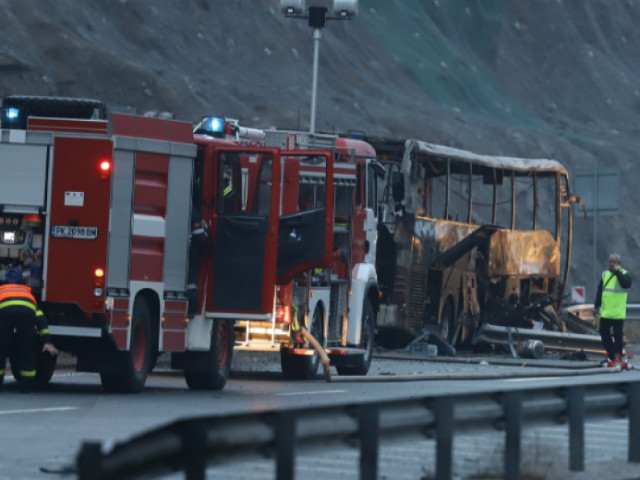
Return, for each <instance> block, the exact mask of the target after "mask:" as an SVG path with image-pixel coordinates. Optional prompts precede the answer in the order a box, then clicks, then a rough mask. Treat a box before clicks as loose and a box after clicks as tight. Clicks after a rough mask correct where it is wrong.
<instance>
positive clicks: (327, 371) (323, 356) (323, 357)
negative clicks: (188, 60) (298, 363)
mask: <svg viewBox="0 0 640 480" xmlns="http://www.w3.org/2000/svg"><path fill="white" fill-rule="evenodd" d="M300 331H301V333H302V336H303V337H304V338H306V340H307V342H309V343H310V344H311V346H312V347H313V349H314V350H315V351H316V352H317V354H318V355H319V356H320V361H321V362H322V370H323V374H324V379H325V380H326V381H327V382H331V368H330V367H331V361H330V360H329V357H328V356H327V353H326V352H325V351H324V348H322V345H320V343H319V342H318V341H317V340H316V339H315V337H314V336H313V335H311V334H310V333H309V331H308V330H307V329H306V328H304V327H301V328H300Z"/></svg>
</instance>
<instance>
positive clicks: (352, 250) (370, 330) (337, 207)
mask: <svg viewBox="0 0 640 480" xmlns="http://www.w3.org/2000/svg"><path fill="white" fill-rule="evenodd" d="M265 134H266V135H265V144H266V145H270V146H276V147H278V148H281V149H283V151H282V157H281V158H282V165H283V166H282V176H283V177H282V178H283V181H282V200H281V203H280V226H279V234H280V235H279V250H278V272H277V273H278V276H277V289H276V294H275V304H276V307H275V311H274V314H273V316H272V317H271V318H270V319H268V320H255V319H253V320H251V319H245V320H244V321H241V322H237V323H236V348H237V349H246V350H253V351H279V352H280V358H281V367H282V371H283V374H284V375H285V377H287V378H292V379H304V378H311V377H313V376H314V375H315V374H316V372H317V369H318V364H319V355H318V354H317V352H316V351H315V350H314V349H313V348H312V346H311V345H310V344H309V342H308V341H307V339H306V338H304V336H303V335H302V334H301V329H302V328H305V329H306V330H307V331H308V332H310V333H311V335H312V336H313V337H314V338H315V339H316V340H317V341H318V343H319V344H320V346H321V347H322V348H323V349H324V351H325V352H326V354H327V355H328V357H329V358H330V359H331V364H332V365H335V367H336V369H337V371H338V373H339V374H343V375H349V374H351V375H354V374H355V375H365V374H366V373H367V372H368V370H369V366H370V363H371V358H372V353H373V343H374V332H375V330H374V329H375V317H376V312H377V310H378V305H379V303H378V298H379V297H378V285H377V276H376V270H375V253H376V236H377V230H376V227H377V207H376V205H377V192H376V186H377V182H376V177H377V176H378V175H379V173H380V172H383V170H381V169H380V164H378V162H377V161H376V157H375V151H374V150H373V148H372V147H371V146H369V145H368V144H367V143H365V142H363V141H360V140H355V139H345V138H337V137H335V136H330V135H309V134H304V133H292V132H285V131H266V132H265ZM293 266H295V268H292V267H293Z"/></svg>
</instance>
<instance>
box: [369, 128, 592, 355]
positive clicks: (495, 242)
mask: <svg viewBox="0 0 640 480" xmlns="http://www.w3.org/2000/svg"><path fill="white" fill-rule="evenodd" d="M367 141H369V142H370V143H371V144H372V145H373V146H374V148H375V149H376V152H377V155H378V159H379V160H380V161H381V162H382V163H383V164H385V165H386V166H387V173H386V175H387V178H386V181H385V188H384V190H383V193H382V198H381V201H380V205H381V212H380V223H379V227H378V245H377V248H378V252H377V268H378V277H379V279H378V280H379V284H380V289H381V295H382V299H381V302H380V312H379V314H378V318H377V326H378V330H377V332H378V334H377V341H378V343H379V344H380V345H381V346H383V347H388V348H398V347H399V346H402V345H406V344H407V343H409V342H410V341H412V340H414V339H416V338H425V337H426V336H428V337H429V338H432V339H434V340H437V342H439V343H440V345H443V346H445V347H447V346H449V348H450V350H449V351H450V352H451V353H454V352H455V349H454V348H451V347H470V346H472V345H475V344H477V343H478V342H481V341H482V340H489V341H491V343H503V342H500V341H499V340H500V339H502V340H507V338H508V337H510V334H511V332H512V330H513V329H514V328H517V329H527V330H528V331H544V332H546V334H547V335H548V334H549V333H551V332H556V333H559V334H563V333H565V332H570V331H572V330H573V327H574V326H575V327H576V328H577V329H578V331H579V332H580V333H585V329H584V328H583V326H582V325H580V322H577V323H576V322H575V321H566V320H565V319H564V318H561V316H560V315H559V312H560V306H561V303H562V299H563V298H564V295H565V291H566V288H567V281H568V275H569V265H570V260H571V242H572V238H571V232H572V212H571V211H572V203H581V200H580V199H579V198H577V197H575V196H573V195H571V192H570V188H569V175H568V172H567V170H566V168H565V167H564V166H563V165H562V164H560V163H559V162H557V161H555V160H548V159H522V158H512V157H503V156H489V155H478V154H475V153H472V152H469V151H464V150H460V149H456V148H451V147H446V146H441V145H435V144H431V143H427V142H423V141H419V140H411V139H409V140H406V141H405V142H401V141H387V140H376V139H371V138H369V139H367ZM486 330H490V331H491V335H489V336H488V337H486V335H485V334H484V333H483V331H486ZM496 332H501V333H496ZM586 333H591V332H588V329H587V330H586ZM585 336H587V335H585ZM588 336H589V337H590V335H588ZM485 337H486V338H485ZM509 340H510V338H509ZM556 343H557V342H556ZM560 343H562V342H560ZM446 350H447V349H446V348H445V353H446ZM512 351H513V348H512Z"/></svg>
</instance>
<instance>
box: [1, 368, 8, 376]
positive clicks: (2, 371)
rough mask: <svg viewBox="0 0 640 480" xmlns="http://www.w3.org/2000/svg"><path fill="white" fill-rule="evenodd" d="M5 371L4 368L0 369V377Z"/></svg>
mask: <svg viewBox="0 0 640 480" xmlns="http://www.w3.org/2000/svg"><path fill="white" fill-rule="evenodd" d="M6 372H7V371H6V370H5V369H2V370H0V377H2V376H4V374H5V373H6Z"/></svg>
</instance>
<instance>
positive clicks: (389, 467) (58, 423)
mask: <svg viewBox="0 0 640 480" xmlns="http://www.w3.org/2000/svg"><path fill="white" fill-rule="evenodd" d="M496 360H497V359H496ZM503 360H505V362H504V363H506V364H502V365H492V364H488V363H477V362H482V360H481V359H477V358H474V359H473V363H465V362H464V361H456V362H440V361H438V362H436V361H432V360H417V359H413V360H398V359H389V358H380V357H377V358H375V359H374V362H373V364H372V368H371V371H370V376H371V379H369V380H368V381H365V382H359V383H355V382H349V383H345V382H340V377H337V376H335V372H334V379H335V382H332V383H326V382H325V381H323V380H322V376H321V375H319V376H318V378H317V379H316V380H312V381H305V382H289V381H284V380H283V379H282V378H281V375H280V373H279V364H278V362H277V356H272V355H271V356H270V355H255V354H253V355H252V354H239V355H237V356H236V360H234V369H233V373H232V378H231V379H230V381H229V383H228V384H227V386H226V387H225V389H224V390H223V391H221V392H193V391H189V390H188V389H187V387H186V384H185V382H184V379H183V377H182V375H181V374H180V373H178V372H171V371H167V370H160V371H158V372H156V373H154V374H152V375H151V376H150V377H149V380H148V382H147V387H146V388H145V390H144V391H143V392H142V393H141V394H139V395H106V394H104V393H102V391H101V387H100V383H99V377H98V376H97V375H94V374H85V373H75V372H72V371H65V370H61V371H59V372H57V373H56V375H55V376H54V378H53V381H52V384H51V385H50V387H49V388H48V389H47V390H46V391H43V392H36V393H33V394H28V395H25V394H21V393H19V392H18V391H17V389H16V386H15V384H14V383H13V382H12V381H11V379H8V380H7V382H6V385H5V389H4V390H3V392H2V393H0V418H1V419H2V420H0V421H1V425H2V428H1V429H0V472H2V473H1V474H0V477H5V476H6V478H12V479H25V480H26V479H40V478H75V476H74V475H73V472H72V470H70V467H73V465H74V462H75V456H76V454H77V453H78V451H79V449H80V446H81V444H82V442H83V441H86V440H99V441H101V442H103V445H104V446H105V447H108V446H109V444H111V443H112V442H116V441H121V440H125V439H126V438H128V437H130V436H133V435H136V434H139V433H141V432H143V431H145V430H148V429H153V428H157V427H159V426H161V425H164V424H166V423H170V422H172V421H173V420H175V419H178V418H185V417H194V416H195V417H197V416H203V415H213V414H231V413H238V412H245V411H264V410H268V409H286V408H294V407H306V406H319V405H329V404H337V403H353V402H358V401H360V400H363V399H368V400H384V399H393V398H398V397H416V396H424V395H428V394H430V393H436V392H439V393H456V392H467V391H478V390H494V389H511V388H519V387H520V386H521V385H523V384H526V385H532V384H534V385H541V384H545V385H558V386H565V385H568V384H572V383H577V382H580V381H581V378H582V377H580V376H570V377H563V376H558V375H559V372H560V370H558V369H557V368H550V367H545V366H522V365H521V364H510V362H509V361H508V359H503ZM529 364H530V363H528V364H527V365H529ZM575 365H577V364H575ZM398 374H403V375H409V376H413V377H414V380H413V381H409V382H391V381H386V380H385V378H386V377H390V376H393V375H398ZM497 374H499V375H502V376H504V377H505V378H502V379H499V378H495V377H496V376H497ZM531 374H534V375H539V376H534V377H527V376H528V375H531ZM424 375H426V376H429V378H431V379H430V380H418V378H419V376H424ZM457 375H458V376H464V377H478V378H480V379H479V380H462V379H461V380H455V379H454V378H455V377H456V376H457ZM522 375H525V376H522ZM623 376H624V377H623ZM636 376H637V377H638V378H640V371H629V372H621V373H616V374H604V373H603V374H600V375H598V376H597V377H591V378H601V381H603V382H611V381H618V379H621V378H627V379H628V378H632V377H633V378H635V377H636ZM438 377H439V378H440V379H438ZM482 377H485V378H484V379H482ZM375 378H378V379H379V380H377V381H372V380H374V379H375ZM626 428H627V427H626V421H625V420H616V421H613V422H606V423H602V422H601V423H596V424H593V425H591V424H589V425H588V426H587V443H586V449H587V450H586V456H585V458H586V462H587V473H586V474H571V473H569V472H568V460H567V444H568V442H567V427H566V426H561V427H557V428H556V427H554V428H551V429H536V430H530V431H526V432H525V433H524V435H523V441H522V444H523V473H524V472H528V473H530V474H536V475H538V474H539V475H545V476H537V477H530V478H576V479H578V478H584V479H588V478H591V477H586V476H579V475H587V474H591V473H589V471H590V469H591V470H594V469H597V468H602V465H605V464H607V462H611V461H614V462H615V464H616V465H617V466H618V468H617V470H616V472H617V473H618V474H620V475H626V473H624V471H623V470H621V469H620V468H621V467H619V464H620V463H622V464H624V465H625V466H626V465H627V464H625V462H624V460H625V459H626V442H627V435H628V434H627V431H626ZM603 438H606V439H607V444H606V445H605V446H603V445H602V439H603ZM503 447H504V445H503V437H502V435H501V434H500V433H497V432H496V433H493V432H489V433H486V434H482V435H456V437H455V443H454V448H455V453H454V459H455V467H454V472H455V475H456V478H471V476H472V475H476V476H474V477H473V478H475V479H476V480H477V479H480V478H500V475H499V473H496V472H500V471H501V470H500V469H501V468H502V462H503V460H502V457H501V455H502V453H501V452H502V450H503ZM433 458H434V445H433V442H432V441H430V440H428V439H424V438H417V439H415V440H412V441H411V442H403V443H393V444H391V445H385V446H383V447H382V448H381V451H380V478H387V479H396V478H398V479H403V478H407V479H409V478H413V479H415V478H429V475H430V474H431V473H432V472H433V468H434V465H435V463H434V460H433ZM632 467H634V466H633V465H631V466H630V468H632ZM357 468H358V460H357V452H356V451H353V450H349V449H345V450H340V451H334V452H301V456H300V457H299V458H298V461H297V464H296V469H297V472H298V475H297V477H298V478H304V477H307V476H308V475H309V474H313V475H312V476H313V478H319V477H320V476H328V477H331V478H332V479H341V478H344V479H348V478H358V474H357ZM539 472H542V473H539ZM217 473H218V475H220V476H216V477H212V478H247V479H254V478H256V479H258V478H265V479H266V478H273V465H272V463H271V462H269V461H267V460H264V459H247V460H246V461H244V462H242V464H235V465H229V466H225V467H222V469H221V470H218V471H217ZM316 473H317V474H318V476H317V475H316ZM478 475H485V476H478ZM492 475H493V476H492ZM495 475H498V476H497V477H496V476H495ZM554 475H556V476H554ZM638 477H640V467H637V475H636V476H635V477H633V476H620V477H619V478H638ZM175 478H180V476H176V477H175ZM609 478H611V477H610V476H609Z"/></svg>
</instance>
